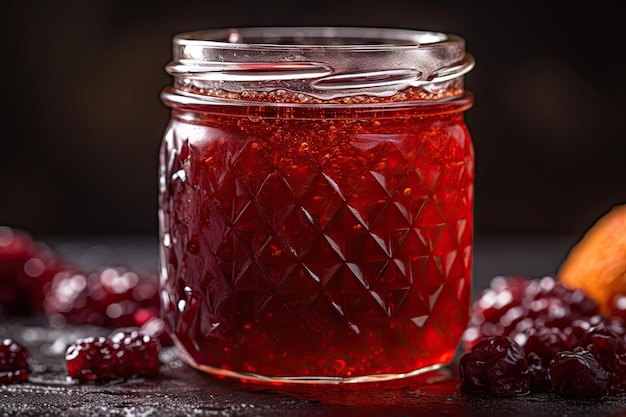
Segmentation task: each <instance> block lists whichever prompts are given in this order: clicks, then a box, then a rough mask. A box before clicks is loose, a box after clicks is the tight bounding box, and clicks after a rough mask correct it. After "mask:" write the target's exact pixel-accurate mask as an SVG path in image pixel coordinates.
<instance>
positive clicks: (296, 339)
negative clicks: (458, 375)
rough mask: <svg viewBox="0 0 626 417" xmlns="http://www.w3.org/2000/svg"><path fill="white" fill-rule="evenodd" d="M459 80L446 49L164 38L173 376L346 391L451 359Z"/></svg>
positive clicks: (347, 32) (458, 330)
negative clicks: (183, 370) (168, 57)
mask: <svg viewBox="0 0 626 417" xmlns="http://www.w3.org/2000/svg"><path fill="white" fill-rule="evenodd" d="M473 66H474V59H473V57H472V56H471V55H470V54H469V53H466V51H465V42H464V40H463V39H462V38H460V37H458V36H456V35H453V34H447V33H437V32H429V31H418V30H407V29H394V28H363V27H274V28H272V27H247V28H239V29H214V30H204V31H196V32H189V33H184V34H180V35H177V36H175V37H174V39H173V59H172V61H171V62H170V63H168V64H167V66H166V71H167V72H168V73H169V74H170V75H171V76H172V79H173V83H172V85H171V86H168V87H166V88H165V89H164V90H163V91H162V93H161V99H162V101H163V103H164V104H165V105H166V106H167V107H168V108H169V109H171V117H170V120H169V124H168V125H167V127H166V129H165V134H164V137H163V141H162V145H161V152H160V173H159V222H160V226H159V228H160V231H159V238H160V249H159V250H160V274H161V298H162V315H163V318H164V321H165V322H166V326H167V328H168V331H169V333H170V334H171V336H172V338H173V339H174V341H175V345H176V348H177V351H178V353H179V355H180V357H181V358H182V359H183V360H184V361H185V362H186V363H187V364H189V365H191V366H193V367H195V368H197V369H200V370H203V371H206V372H208V373H210V374H213V375H216V376H219V377H232V378H236V379H237V380H240V381H258V382H268V383H272V384H291V383H294V384H296V383H298V384H352V383H361V382H372V381H388V380H398V379H399V378H406V377H409V376H415V375H420V374H422V373H424V372H426V371H431V370H434V369H437V368H439V367H442V366H444V365H446V364H448V363H449V362H450V361H451V360H452V358H453V355H454V353H455V350H456V348H457V346H458V343H459V341H460V338H461V335H462V333H463V331H464V330H465V328H466V325H467V322H468V315H469V304H470V297H471V269H472V245H473V189H474V185H473V183H474V150H473V145H472V141H471V138H470V134H469V131H468V128H467V126H466V124H465V121H464V112H465V111H466V110H468V109H469V108H470V107H471V106H472V104H473V96H472V94H471V93H470V92H468V91H466V90H465V89H464V75H465V74H466V73H467V72H468V71H470V70H471V69H472V68H473Z"/></svg>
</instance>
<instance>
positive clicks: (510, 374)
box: [459, 336, 530, 396]
mask: <svg viewBox="0 0 626 417" xmlns="http://www.w3.org/2000/svg"><path fill="white" fill-rule="evenodd" d="M459 372H460V378H461V388H462V389H463V390H464V391H466V392H487V393H491V394H496V395H503V396H505V395H520V394H527V393H528V392H529V391H530V375H529V371H528V362H527V360H526V354H525V352H524V349H523V348H522V347H521V346H520V345H518V344H517V343H516V342H515V341H514V340H513V339H511V338H510V337H508V336H493V337H489V338H485V339H483V340H481V341H480V342H478V343H477V344H476V345H474V347H473V348H472V350H471V352H469V353H466V354H464V355H463V356H462V357H461V359H460V362H459Z"/></svg>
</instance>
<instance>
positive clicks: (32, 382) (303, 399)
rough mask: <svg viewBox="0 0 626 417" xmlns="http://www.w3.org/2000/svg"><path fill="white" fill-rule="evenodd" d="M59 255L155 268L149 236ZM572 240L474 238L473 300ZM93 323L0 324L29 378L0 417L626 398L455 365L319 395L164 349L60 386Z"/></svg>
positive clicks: (576, 414)
mask: <svg viewBox="0 0 626 417" xmlns="http://www.w3.org/2000/svg"><path fill="white" fill-rule="evenodd" d="M50 243H51V245H52V246H53V247H54V248H55V249H57V250H58V251H59V252H60V253H61V254H62V255H64V256H66V257H69V258H72V259H73V260H74V261H76V262H79V263H83V264H84V265H86V266H93V265H103V264H111V263H118V264H126V265H129V266H141V267H156V260H157V248H156V242H154V241H153V240H152V239H150V238H141V237H140V238H117V237H103V238H89V239H84V238H81V239H52V240H50ZM573 243H574V240H573V239H572V238H570V237H526V238H521V237H515V238H502V237H489V238H483V239H481V238H479V239H477V245H476V255H475V280H474V294H477V293H478V292H479V291H480V289H482V288H484V287H486V286H487V284H488V281H489V279H490V278H492V277H493V276H495V275H499V274H513V275H526V276H528V277H539V276H542V275H548V274H551V273H554V272H555V270H556V268H557V267H558V265H559V264H560V262H561V261H562V259H563V257H564V256H565V255H566V254H567V251H568V250H569V248H570V247H571V245H572V244H573ZM109 332H110V331H109V330H106V329H101V328H96V327H91V326H73V327H72V326H70V327H66V328H63V329H53V328H51V327H50V326H48V325H47V320H46V318H45V317H25V318H19V319H17V318H15V317H0V335H2V336H9V337H13V338H15V339H17V340H20V341H22V342H23V343H24V344H25V345H27V347H28V348H29V350H30V351H31V355H32V357H33V369H32V372H31V374H30V376H29V380H28V381H27V382H24V383H20V384H12V385H0V416H44V415H46V416H68V417H69V416H238V417H246V416H283V415H289V416H290V417H300V416H302V417H309V416H358V417H369V416H372V417H373V416H376V417H384V416H389V417H391V416H398V417H400V416H412V415H416V416H418V415H419V416H430V415H433V416H441V415H444V416H563V417H565V416H568V417H582V416H620V415H625V416H626V396H607V397H605V398H603V399H600V400H582V399H581V400H577V399H564V398H561V397H558V396H556V395H553V394H532V395H527V396H521V397H507V398H502V397H494V396H487V395H485V396H477V395H473V396H468V395H466V394H464V393H462V392H460V391H459V389H458V385H459V381H458V378H457V377H456V375H455V373H456V372H455V371H456V364H455V363H453V364H452V365H451V366H449V367H448V368H445V369H443V370H441V371H439V372H435V373H432V374H430V375H428V376H427V377H424V378H422V379H420V380H419V381H416V382H415V383H414V384H412V385H411V386H409V387H404V388H397V389H386V390H381V389H367V388H364V389H358V390H354V391H338V390H336V391H332V392H323V393H304V392H279V391H267V390H256V389H254V388H251V387H241V386H236V385H232V384H230V383H227V382H223V381H220V380H217V379H215V378H213V377H210V376H208V375H205V374H202V373H201V372H198V371H196V370H193V369H191V368H189V367H188V366H186V365H184V364H182V363H181V362H180V361H179V360H178V359H177V358H176V356H175V355H174V352H173V351H172V350H171V349H170V348H165V349H163V350H162V352H161V360H162V361H163V363H164V365H163V367H162V369H161V373H160V375H159V377H157V378H152V379H147V378H146V379H144V378H136V379H132V380H128V381H112V382H107V383H99V384H94V383H88V384H78V383H76V382H72V381H68V380H67V379H66V376H65V375H66V374H65V368H64V360H63V354H64V352H65V347H66V346H67V344H68V343H71V342H72V341H73V340H75V339H76V338H78V337H83V336H94V335H103V336H104V335H106V334H108V333H109Z"/></svg>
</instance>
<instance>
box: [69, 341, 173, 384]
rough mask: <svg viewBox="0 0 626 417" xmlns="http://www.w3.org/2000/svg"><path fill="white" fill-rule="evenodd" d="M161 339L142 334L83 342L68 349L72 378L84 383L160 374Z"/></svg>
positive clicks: (78, 342) (77, 342) (75, 343)
mask: <svg viewBox="0 0 626 417" xmlns="http://www.w3.org/2000/svg"><path fill="white" fill-rule="evenodd" d="M159 349H160V344H159V340H158V339H156V338H154V337H151V336H149V335H147V334H143V333H141V332H139V331H121V330H120V331H117V332H115V333H113V334H112V335H111V336H109V337H106V338H105V337H88V338H84V339H79V340H77V341H76V342H74V343H73V344H72V345H70V346H69V347H68V348H67V351H66V353H65V360H66V363H67V374H68V376H69V377H71V378H74V379H77V380H78V381H81V382H87V381H107V380H112V379H129V378H132V377H135V376H154V375H156V374H158V373H159V368H160V367H161V362H160V361H159Z"/></svg>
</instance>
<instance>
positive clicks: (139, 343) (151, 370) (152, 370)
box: [109, 330, 161, 375]
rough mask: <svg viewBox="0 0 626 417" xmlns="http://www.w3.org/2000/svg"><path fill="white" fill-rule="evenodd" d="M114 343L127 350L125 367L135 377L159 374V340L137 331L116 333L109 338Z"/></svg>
mask: <svg viewBox="0 0 626 417" xmlns="http://www.w3.org/2000/svg"><path fill="white" fill-rule="evenodd" d="M109 339H110V340H111V341H112V342H113V343H114V344H118V345H120V346H123V347H124V348H126V349H128V350H129V351H130V353H131V355H130V357H129V359H130V363H128V364H127V365H128V366H129V368H130V369H132V372H133V374H136V375H155V374H158V373H159V369H160V368H161V362H160V361H159V350H160V349H161V345H160V343H159V340H158V339H156V338H154V337H151V336H150V335H148V334H145V333H142V332H140V331H137V330H130V331H122V330H121V331H117V332H115V333H113V334H112V335H111V336H109Z"/></svg>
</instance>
